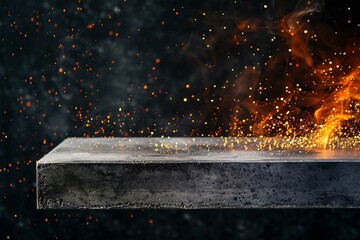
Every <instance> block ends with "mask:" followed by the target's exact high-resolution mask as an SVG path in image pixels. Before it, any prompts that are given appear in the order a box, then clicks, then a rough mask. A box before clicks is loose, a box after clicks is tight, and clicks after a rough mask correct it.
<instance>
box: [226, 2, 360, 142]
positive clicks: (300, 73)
mask: <svg viewBox="0 0 360 240" xmlns="http://www.w3.org/2000/svg"><path fill="white" fill-rule="evenodd" d="M321 5H322V3H321V2H310V1H307V2H306V3H305V6H303V7H302V8H300V9H299V10H298V11H296V12H295V13H292V14H289V15H287V16H285V17H283V18H281V19H277V20H274V21H269V22H266V21H261V20H257V19H251V20H246V21H241V22H240V23H239V24H238V27H237V31H241V32H242V33H244V32H245V33H249V32H250V33H251V32H261V31H266V32H269V33H271V34H272V35H273V36H275V37H274V39H275V38H277V39H280V40H278V41H280V42H281V44H279V46H280V47H279V48H278V49H277V51H275V53H274V54H272V55H270V56H269V58H268V60H267V61H266V62H265V63H264V66H263V67H262V68H261V69H260V70H259V69H256V68H247V69H244V71H243V72H242V74H241V75H240V76H239V77H238V79H236V80H235V85H236V87H238V88H239V89H237V90H236V91H237V92H236V91H235V93H234V95H233V101H234V102H237V103H238V104H239V105H238V106H237V107H235V109H234V110H233V121H232V123H231V126H230V129H231V130H232V132H233V134H234V135H237V136H239V135H241V136H243V135H246V136H281V137H288V138H295V137H304V138H305V139H306V141H304V142H303V145H304V147H306V148H314V147H315V148H327V147H330V146H331V142H332V141H334V140H336V139H338V138H340V137H349V136H354V134H356V133H354V131H355V130H354V129H356V127H355V125H356V124H359V121H358V119H359V116H360V74H359V73H360V65H359V63H360V58H359V57H360V55H359V46H358V42H356V40H354V39H352V38H350V37H347V36H338V33H337V32H336V31H333V30H332V29H331V28H329V27H326V26H322V25H316V24H311V16H312V15H313V14H316V13H318V12H320V10H321ZM344 38H346V39H344ZM344 42H346V44H344ZM239 86H242V87H239ZM244 86H245V87H244ZM240 95H241V96H246V97H243V99H242V100H241V101H240V100H237V101H236V100H235V99H236V97H237V96H240ZM234 96H235V97H234ZM246 112H248V114H249V116H248V117H244V113H246Z"/></svg>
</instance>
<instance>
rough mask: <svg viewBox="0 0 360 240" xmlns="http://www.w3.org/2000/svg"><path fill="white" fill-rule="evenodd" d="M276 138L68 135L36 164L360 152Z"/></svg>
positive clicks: (293, 158)
mask: <svg viewBox="0 0 360 240" xmlns="http://www.w3.org/2000/svg"><path fill="white" fill-rule="evenodd" d="M282 141H283V140H282V139H276V138H237V139H226V138H191V137H188V138H69V139H66V140H65V141H64V142H62V143H61V144H60V145H59V146H58V147H56V148H55V149H54V150H52V151H51V152H50V153H49V154H48V155H46V156H45V157H44V158H42V159H41V160H40V161H39V162H38V163H40V164H48V163H51V164H52V163H108V162H109V163H112V162H114V163H115V162H116V163H119V162H120V163H122V162H123V163H157V162H159V163H177V162H178V163H183V162H199V163H202V162H222V163H226V162H256V161H260V162H263V161H267V162H299V161H300V162H306V161H340V162H343V161H358V162H360V154H359V153H360V151H358V150H354V149H349V148H337V149H301V148H288V149H284V147H283V145H282V144H285V143H283V142H282Z"/></svg>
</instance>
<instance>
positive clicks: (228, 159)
mask: <svg viewBox="0 0 360 240" xmlns="http://www.w3.org/2000/svg"><path fill="white" fill-rule="evenodd" d="M274 142H276V144H273V146H272V145H271V144H272V143H274ZM269 144H270V145H269ZM279 145H281V139H257V138H239V139H223V138H69V139H66V140H65V141H64V142H63V143H61V144H60V145H59V146H58V147H56V148H55V149H54V150H53V151H51V152H50V153H49V154H47V155H46V156H45V157H44V158H42V159H41V160H40V161H38V162H37V204H38V208H39V209H88V208H89V209H113V208H184V209H198V208H288V207H291V208H308V207H360V187H359V184H360V155H359V151H357V150H354V149H347V148H344V149H337V150H307V149H282V148H276V147H274V146H279ZM259 146H262V148H261V150H259Z"/></svg>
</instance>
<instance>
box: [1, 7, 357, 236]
mask: <svg viewBox="0 0 360 240" xmlns="http://www.w3.org/2000/svg"><path fill="white" fill-rule="evenodd" d="M312 2H314V1H312ZM316 2H318V3H319V4H320V6H321V11H319V12H316V13H315V14H314V16H312V17H313V18H314V24H315V25H316V24H317V23H321V24H323V25H324V24H325V25H328V26H329V29H330V30H331V31H332V29H333V31H340V33H350V35H352V37H359V35H358V34H359V21H358V20H359V18H358V16H359V14H358V9H357V8H356V1H350V0H344V1H332V0H329V1H326V0H325V3H323V2H322V1H316ZM303 4H306V1H301V0H300V1H283V0H278V1H277V0H274V1H268V0H261V1H248V0H246V1H245V0H236V1H215V0H214V1H212V0H211V1H210V0H209V1H190V0H189V1H185V0H183V1H181V0H176V1H175V0H149V1H139V0H122V1H120V0H119V1H113V0H105V1H85V0H77V1H75V0H71V1H70V0H69V1H20V0H18V1H10V0H9V1H7V0H2V1H0V123H1V125H0V239H42V238H43V239H94V238H97V239H109V238H117V239H123V238H124V239H127V238H130V239H137V238H139V239H173V238H179V239H194V238H196V239H210V238H220V239H226V238H229V237H236V238H249V239H268V238H276V239H289V238H291V239H304V238H305V239H311V238H313V239H338V238H342V239H358V238H359V237H360V220H359V219H360V211H359V210H356V209H354V210H349V209H346V210H345V209H344V210H340V209H323V210H319V209H313V210H309V209H299V210H281V209H279V210H255V209H254V210H201V211H195V210H193V211H175V210H156V211H155V210H139V211H87V210H84V211H39V210H37V209H36V202H35V191H36V189H35V163H36V161H37V160H38V159H40V158H41V157H42V156H43V155H44V154H46V153H48V152H49V151H50V150H51V149H52V148H54V147H55V146H56V145H57V144H59V143H60V142H61V141H62V140H63V139H64V138H66V137H70V136H72V137H73V136H75V137H76V136H77V137H80V136H86V137H96V136H97V137H104V136H105V137H111V136H119V137H123V136H143V137H147V136H208V135H217V134H218V135H227V134H228V133H229V132H228V129H229V123H230V121H231V120H230V114H227V113H226V112H224V111H220V110H219V107H222V106H223V105H226V103H225V102H223V101H222V100H221V99H222V97H223V96H224V95H226V92H225V93H224V91H223V90H222V89H221V87H222V86H224V84H225V85H226V84H229V83H231V82H232V81H233V80H234V79H236V77H237V74H238V73H239V72H240V71H241V69H244V67H245V66H256V65H257V64H258V63H263V62H264V58H265V56H266V54H268V53H270V52H271V51H272V50H273V48H276V47H274V46H272V45H268V41H269V39H270V36H271V34H272V33H271V32H268V33H266V32H261V33H253V34H251V35H249V36H248V39H249V43H248V44H243V45H236V44H235V45H234V41H237V39H236V38H237V37H238V36H235V35H236V34H235V33H237V32H236V26H237V24H238V22H239V21H241V20H242V19H243V20H245V19H249V18H260V19H263V20H266V21H273V20H274V19H277V18H281V17H282V16H285V15H286V14H289V13H291V12H292V11H294V10H295V9H296V8H298V6H302V5H303ZM265 5H266V6H265ZM224 27H225V28H224ZM315 29H316V28H315ZM318 30H319V31H321V29H318ZM358 40H359V39H358ZM357 44H359V42H357ZM251 45H253V46H254V48H252V47H251V48H250V46H251ZM257 48H259V50H256V49H257ZM254 52H257V53H256V54H254Z"/></svg>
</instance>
